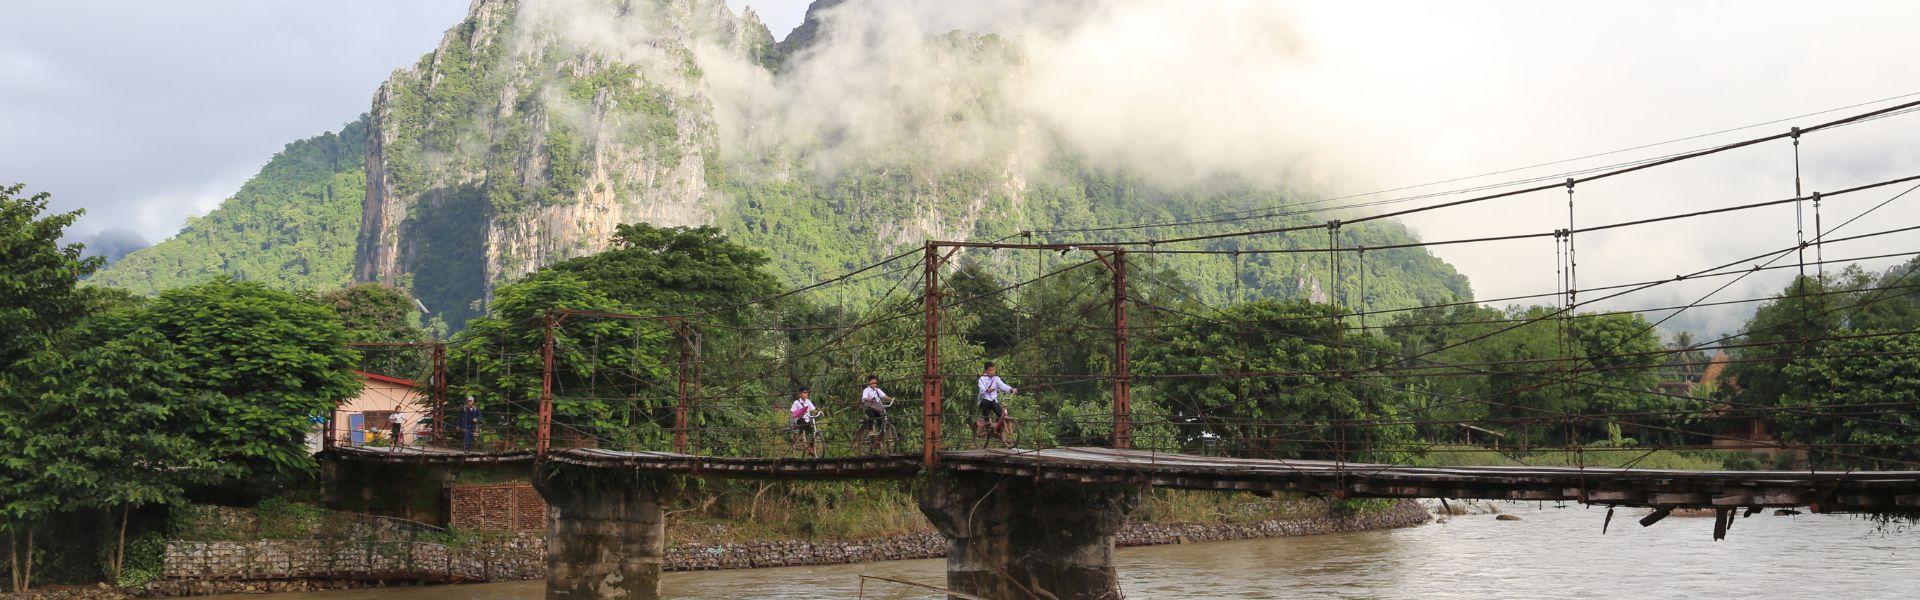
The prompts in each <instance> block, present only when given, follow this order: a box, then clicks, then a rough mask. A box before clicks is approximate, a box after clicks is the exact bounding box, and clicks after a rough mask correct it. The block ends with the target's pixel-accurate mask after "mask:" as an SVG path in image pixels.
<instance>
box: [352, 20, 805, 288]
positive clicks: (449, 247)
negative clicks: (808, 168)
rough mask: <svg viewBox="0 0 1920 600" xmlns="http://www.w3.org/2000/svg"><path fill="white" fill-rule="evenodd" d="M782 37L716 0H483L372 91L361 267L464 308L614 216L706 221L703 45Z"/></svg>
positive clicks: (708, 118)
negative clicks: (408, 65) (697, 51)
mask: <svg viewBox="0 0 1920 600" xmlns="http://www.w3.org/2000/svg"><path fill="white" fill-rule="evenodd" d="M594 36H604V38H595V37H594ZM772 44H773V39H772V36H771V35H770V34H769V33H768V32H767V30H766V28H765V26H763V25H760V24H759V23H758V21H757V19H754V18H752V17H750V16H749V17H746V18H736V17H734V16H733V15H732V14H730V13H729V12H728V11H727V9H726V7H725V5H724V4H723V3H722V2H721V1H720V0H673V1H665V2H645V1H643V2H631V3H585V2H531V3H524V4H523V3H521V2H516V1H514V0H477V1H476V2H475V3H474V4H473V7H472V10H471V13H470V15H469V16H468V18H467V20H466V21H464V22H463V23H461V24H460V25H459V26H456V27H454V28H453V29H451V30H449V31H448V32H447V34H446V36H445V37H444V38H443V39H442V41H441V43H440V45H439V47H437V48H436V49H435V50H434V51H433V53H431V54H429V55H428V56H426V57H425V58H423V59H422V60H421V61H420V62H419V64H417V65H415V66H414V67H412V68H410V69H405V70H401V71H398V72H396V73H395V74H394V76H393V78H392V79H390V80H388V81H387V82H386V83H385V84H384V85H382V86H381V87H380V90H379V91H378V92H377V93H376V95H375V98H374V102H373V108H372V111H371V115H372V129H371V136H372V137H371V139H370V140H369V142H368V144H367V148H368V150H367V165H366V170H367V178H368V182H367V191H366V202H365V205H364V208H363V211H362V214H361V221H360V237H359V242H358V251H357V252H356V263H355V273H354V276H355V278H356V279H360V280H368V281H383V282H387V283H394V284H399V285H403V286H406V287H410V288H413V289H414V290H415V292H416V294H418V295H420V296H421V297H422V298H423V299H424V300H427V301H428V302H429V303H430V306H432V307H433V309H434V310H436V311H439V312H443V313H447V314H449V316H451V317H452V319H453V320H456V321H457V320H462V319H464V316H466V315H469V314H472V311H473V310H475V309H477V305H475V304H474V301H476V300H479V299H481V298H483V297H484V294H485V291H486V290H489V289H491V287H492V286H493V285H494V284H495V283H496V282H500V281H503V280H508V279H511V278H513V277H515V276H518V275H521V274H524V273H527V272H529V271H531V270H533V269H534V268H537V267H538V266H540V265H545V264H548V263H551V262H553V261H556V260H560V259H564V258H568V257H572V256H578V255H581V254H588V253H593V252H597V251H599V250H601V249H603V248H604V247H605V244H606V243H607V240H608V238H609V236H610V235H611V234H612V232H613V228H614V226H615V225H616V224H619V223H625V222H634V221H647V222H651V223H656V224H661V225H701V224H708V223H711V222H713V220H714V209H715V207H714V206H713V205H712V204H711V203H710V202H708V199H707V197H708V195H709V194H708V191H709V190H708V184H707V171H708V169H709V168H711V167H712V165H711V164H710V161H711V160H712V156H711V155H712V154H713V152H714V148H715V147H716V141H715V131H714V126H713V119H712V114H711V110H710V108H708V106H709V104H710V101H709V100H708V99H707V98H706V97H704V95H703V94H702V93H701V91H700V86H699V85H698V83H699V78H700V67H699V63H698V61H697V59H696V58H695V57H694V55H693V52H694V50H695V48H700V49H702V50H710V49H720V50H722V51H725V52H729V53H732V54H733V55H734V56H735V57H737V58H740V59H743V60H750V59H752V58H753V57H755V56H756V53H764V52H766V51H767V49H769V48H771V46H772Z"/></svg>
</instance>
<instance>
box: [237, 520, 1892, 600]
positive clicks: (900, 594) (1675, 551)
mask: <svg viewBox="0 0 1920 600" xmlns="http://www.w3.org/2000/svg"><path fill="white" fill-rule="evenodd" d="M1500 507H1501V510H1502V511H1503V512H1504V513H1506V514H1512V515H1516V516H1519V517H1521V520H1519V521H1499V520H1496V519H1495V518H1494V515H1491V514H1480V515H1467V516H1456V517H1451V518H1448V519H1447V520H1446V521H1444V522H1430V523H1428V524H1426V525H1423V526H1420V527H1413V528H1407V529H1396V530H1389V531H1368V532H1359V533H1343V534H1334V535H1322V536H1310V537H1297V538H1280V539H1268V540H1247V541H1237V542H1217V543H1206V544H1190V545H1179V546H1156V547H1144V548H1123V549H1121V550H1120V551H1119V553H1118V558H1117V559H1116V562H1117V565H1116V566H1117V567H1118V568H1119V571H1120V579H1121V586H1122V587H1123V588H1124V589H1125V591H1126V593H1127V596H1128V597H1129V598H1409V599H1411V598H1421V599H1427V598H1594V597H1619V598H1706V597H1719V598H1741V599H1743V600H1753V599H1760V598H1846V599H1853V598H1920V529H1901V528H1886V527H1880V526H1878V525H1876V524H1874V523H1872V522H1870V521H1866V520H1861V519H1857V518H1853V517H1847V516H1833V515H1811V514H1804V515H1794V516H1779V517H1777V516H1772V515H1771V514H1770V513H1762V514H1761V515H1756V516H1754V517H1752V518H1747V519H1741V520H1739V521H1737V522H1735V523H1734V526H1733V529H1732V530H1731V531H1730V532H1729V534H1728V537H1727V539H1726V540H1723V541H1718V542H1716V541H1713V536H1712V534H1713V519H1711V518H1681V517H1671V518H1668V519H1667V520H1665V521H1662V522H1660V523H1657V524H1655V525H1654V526H1653V527H1650V528H1645V529H1642V528H1641V527H1640V526H1639V524H1638V523H1636V522H1635V521H1636V520H1637V519H1639V517H1640V516H1641V514H1640V513H1639V512H1636V511H1630V510H1625V509H1623V510H1621V511H1620V512H1619V513H1618V514H1616V515H1615V516H1614V519H1613V525H1612V527H1611V528H1610V529H1609V530H1608V533H1607V534H1606V535H1604V536H1602V535H1601V533H1600V524H1601V520H1602V518H1603V517H1604V515H1605V514H1606V511H1605V509H1599V508H1586V507H1581V506H1577V505H1568V506H1565V507H1556V506H1555V505H1552V504H1546V505H1535V504H1504V505H1500ZM944 564H945V563H944V562H942V561H939V560H915V561H902V562H892V563H878V564H864V565H836V566H827V567H791V568H779V569H751V570H736V571H704V572H694V573H669V574H667V575H666V577H665V578H664V582H663V584H662V587H663V590H662V591H663V592H664V593H665V594H666V595H667V596H668V597H672V598H706V599H715V600H745V599H749V598H855V597H858V595H859V594H858V590H859V588H860V577H859V576H860V575H875V576H882V577H889V578H894V579H904V580H911V581H917V582H925V583H931V584H935V585H938V584H940V583H942V581H943V580H944V578H945V574H944V571H943V565H944ZM541 589H542V588H541V583H540V582H537V581H536V582H518V583H498V584H482V585H464V586H445V587H428V588H389V589H381V590H356V591H343V592H316V593H304V594H272V595H269V596H267V597H266V598H271V599H272V600H481V599H489V600H491V599H502V600H536V599H539V598H541V597H542V593H541ZM865 597H867V598H890V599H901V598H938V597H939V596H938V595H937V594H932V593H928V592H923V591H915V590H911V589H908V588H904V587H902V586H898V585H893V584H885V583H878V582H874V581H871V580H870V581H869V582H868V583H867V587H866V595H865ZM230 598H237V599H241V600H255V599H261V598H262V597H261V596H244V597H242V596H234V597H230Z"/></svg>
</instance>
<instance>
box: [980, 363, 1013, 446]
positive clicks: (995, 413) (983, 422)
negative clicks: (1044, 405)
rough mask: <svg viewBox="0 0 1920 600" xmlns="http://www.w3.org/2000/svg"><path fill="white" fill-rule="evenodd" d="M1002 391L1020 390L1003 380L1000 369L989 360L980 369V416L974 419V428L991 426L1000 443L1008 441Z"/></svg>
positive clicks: (1010, 392)
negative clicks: (1001, 400)
mask: <svg viewBox="0 0 1920 600" xmlns="http://www.w3.org/2000/svg"><path fill="white" fill-rule="evenodd" d="M1002 392H1005V393H1008V394H1018V393H1020V390H1019V389H1018V388H1015V387H1013V386H1010V385H1007V382H1005V381H1002V380H1001V379H1000V375H999V370H998V369H996V368H994V366H993V363H991V362H989V363H987V365H986V367H985V368H983V369H981V371H980V407H979V408H980V418H978V419H975V420H974V422H973V428H974V430H975V431H980V432H984V431H987V430H988V428H989V427H991V428H992V431H994V433H995V435H997V436H998V437H999V438H1000V443H1002V444H1005V443H1007V427H1006V423H1007V421H1006V419H1007V407H1006V406H1003V405H1001V404H1000V394H1001V393H1002Z"/></svg>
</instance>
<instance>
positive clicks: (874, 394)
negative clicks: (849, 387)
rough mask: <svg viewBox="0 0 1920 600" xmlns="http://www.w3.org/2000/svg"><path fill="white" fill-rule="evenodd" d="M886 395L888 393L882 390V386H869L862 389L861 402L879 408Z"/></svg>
mask: <svg viewBox="0 0 1920 600" xmlns="http://www.w3.org/2000/svg"><path fill="white" fill-rule="evenodd" d="M886 397H887V393H886V392H885V391H882V390H881V389H880V386H873V387H868V388H864V389H861V390H860V403H861V404H865V405H867V406H872V407H874V408H879V407H880V401H881V400H884V399H886Z"/></svg>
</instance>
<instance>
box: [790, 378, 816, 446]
mask: <svg viewBox="0 0 1920 600" xmlns="http://www.w3.org/2000/svg"><path fill="white" fill-rule="evenodd" d="M807 395H808V390H807V388H800V397H798V398H795V399H794V400H793V405H792V406H789V407H787V416H788V417H789V418H790V419H791V421H790V422H789V423H788V425H789V426H791V427H792V428H793V430H794V431H796V432H799V433H802V434H805V435H808V436H812V435H813V417H814V413H815V411H816V410H817V409H815V408H814V406H813V401H812V400H808V399H807Z"/></svg>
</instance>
